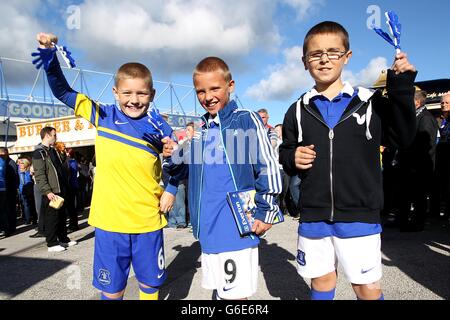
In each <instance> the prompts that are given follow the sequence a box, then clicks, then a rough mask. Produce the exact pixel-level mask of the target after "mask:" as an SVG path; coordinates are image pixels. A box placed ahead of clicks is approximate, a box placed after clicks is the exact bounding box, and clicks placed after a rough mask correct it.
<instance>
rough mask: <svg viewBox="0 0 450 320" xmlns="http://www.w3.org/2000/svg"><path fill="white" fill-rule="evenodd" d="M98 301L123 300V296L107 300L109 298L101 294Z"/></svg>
mask: <svg viewBox="0 0 450 320" xmlns="http://www.w3.org/2000/svg"><path fill="white" fill-rule="evenodd" d="M100 300H123V296H121V297H119V298H115V299H112V298H109V297H107V296H105V294H104V293H103V292H102V294H101V299H100Z"/></svg>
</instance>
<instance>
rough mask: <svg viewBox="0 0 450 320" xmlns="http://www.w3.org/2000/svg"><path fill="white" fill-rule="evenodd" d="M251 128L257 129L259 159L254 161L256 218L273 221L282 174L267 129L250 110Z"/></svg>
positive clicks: (277, 207)
mask: <svg viewBox="0 0 450 320" xmlns="http://www.w3.org/2000/svg"><path fill="white" fill-rule="evenodd" d="M249 117H250V124H249V126H250V129H253V130H255V131H256V136H257V146H258V150H257V159H256V161H252V164H253V172H254V176H255V189H256V194H255V204H256V213H255V218H256V219H258V220H260V221H263V222H264V223H273V221H274V219H275V218H276V216H277V215H278V213H279V211H280V208H279V206H278V204H277V201H276V198H277V196H278V194H280V193H281V191H282V183H281V174H280V168H279V165H278V161H277V159H276V156H275V154H274V150H273V148H272V145H271V143H270V141H269V138H268V135H267V131H266V129H265V128H264V124H263V123H262V121H261V120H260V118H259V116H258V115H257V114H256V113H255V112H249Z"/></svg>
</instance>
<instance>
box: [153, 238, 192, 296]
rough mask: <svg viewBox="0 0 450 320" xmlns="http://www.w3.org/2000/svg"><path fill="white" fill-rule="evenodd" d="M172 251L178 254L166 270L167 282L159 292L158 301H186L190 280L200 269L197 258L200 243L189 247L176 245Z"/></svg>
mask: <svg viewBox="0 0 450 320" xmlns="http://www.w3.org/2000/svg"><path fill="white" fill-rule="evenodd" d="M172 249H174V250H176V251H178V252H179V253H178V254H177V256H176V257H175V259H173V261H172V262H171V263H170V265H169V266H168V267H167V268H166V271H167V280H166V282H165V284H164V286H163V287H162V288H161V290H160V294H159V297H160V299H168V300H182V299H186V297H187V296H188V294H189V289H190V288H191V284H192V280H193V278H194V275H195V273H196V272H197V269H198V268H199V267H200V263H199V262H198V258H199V257H200V255H201V251H200V243H199V242H198V241H196V242H194V243H193V244H192V245H191V246H189V247H187V246H186V247H183V246H181V245H177V246H175V247H173V248H172Z"/></svg>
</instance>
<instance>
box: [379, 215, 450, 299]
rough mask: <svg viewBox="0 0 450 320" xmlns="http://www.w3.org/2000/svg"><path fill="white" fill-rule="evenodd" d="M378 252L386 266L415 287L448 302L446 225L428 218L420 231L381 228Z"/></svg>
mask: <svg viewBox="0 0 450 320" xmlns="http://www.w3.org/2000/svg"><path fill="white" fill-rule="evenodd" d="M382 240H383V241H382V248H381V249H382V252H383V253H384V254H385V255H386V256H387V258H389V260H386V259H383V264H384V265H386V266H395V267H397V268H399V269H400V270H401V271H402V272H404V273H405V274H406V275H407V276H409V277H410V278H411V279H413V280H414V281H416V282H417V283H418V284H420V285H422V286H424V287H425V288H427V289H429V290H430V291H432V292H434V293H435V294H437V295H439V296H440V297H442V298H444V299H446V300H448V299H450V286H449V284H450V271H449V270H450V226H449V223H448V221H447V222H443V221H439V220H437V219H430V220H429V223H428V224H427V225H426V227H425V231H422V232H399V231H398V230H397V229H384V231H383V233H382Z"/></svg>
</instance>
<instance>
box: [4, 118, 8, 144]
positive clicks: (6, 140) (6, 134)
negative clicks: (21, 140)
mask: <svg viewBox="0 0 450 320" xmlns="http://www.w3.org/2000/svg"><path fill="white" fill-rule="evenodd" d="M8 136H9V117H8V118H6V133H5V148H8Z"/></svg>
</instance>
